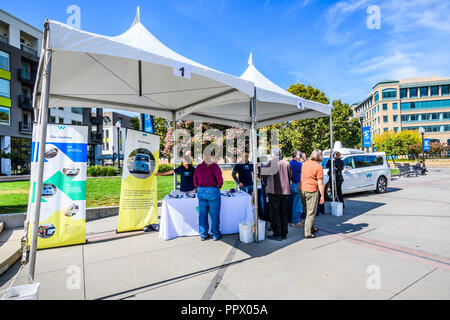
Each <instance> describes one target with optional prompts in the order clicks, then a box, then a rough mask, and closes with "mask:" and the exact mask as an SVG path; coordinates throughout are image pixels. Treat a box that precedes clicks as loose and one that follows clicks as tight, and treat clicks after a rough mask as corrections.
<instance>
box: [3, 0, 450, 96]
mask: <svg viewBox="0 0 450 320" xmlns="http://www.w3.org/2000/svg"><path fill="white" fill-rule="evenodd" d="M73 4H74V5H78V6H79V7H80V8H81V29H83V30H86V31H89V32H94V33H100V34H105V35H111V36H113V35H118V34H120V33H122V32H124V31H125V30H127V29H128V28H129V26H130V25H131V23H132V21H133V19H134V16H135V12H136V7H137V6H138V5H140V7H141V22H142V23H143V24H144V25H145V26H146V27H147V28H148V29H149V30H150V31H151V32H152V33H153V34H154V35H155V36H156V37H158V38H159V39H160V40H161V41H162V42H163V43H164V44H166V45H167V46H168V47H170V48H171V49H173V50H174V51H176V52H178V53H180V54H182V55H184V56H186V57H188V58H190V59H193V60H195V61H197V62H199V63H202V64H204V65H207V66H209V67H212V68H215V69H218V70H220V71H223V72H227V73H230V74H233V75H236V76H240V75H241V74H242V73H243V72H244V71H245V69H246V67H247V60H248V55H249V53H250V51H253V57H254V62H255V65H256V66H257V68H258V69H259V70H260V71H261V72H262V73H263V74H265V75H266V76H267V77H268V78H269V79H271V80H272V81H273V82H275V83H276V84H278V85H279V86H281V87H283V88H288V87H289V85H290V84H293V83H297V82H300V83H303V84H306V85H308V84H310V85H312V86H313V87H316V88H318V89H320V90H322V91H324V92H325V93H326V95H327V96H328V97H329V98H330V99H332V100H333V99H341V100H342V101H343V102H347V103H349V104H352V103H353V102H356V101H359V100H362V99H363V98H364V97H365V96H367V94H369V92H370V90H371V88H372V86H373V85H374V84H376V83H377V82H378V81H380V80H383V79H400V78H409V77H416V76H429V75H440V76H443V77H449V76H450V59H449V57H450V41H449V40H450V1H442V0H415V1H408V0H382V1H376V0H373V1H369V0H348V1H324V0H323V1H320V0H292V1H291V0H141V1H135V0H128V1H104V0H100V1H92V0H91V1H85V0H70V1H61V0H58V1H56V0H55V1H51V0H50V1H31V0H20V1H2V4H1V9H3V10H5V11H7V12H9V13H11V14H12V15H15V16H17V17H18V18H20V19H22V20H24V21H26V22H28V23H30V24H31V25H33V26H35V27H38V28H41V26H42V24H43V22H44V20H45V19H46V18H49V19H53V20H58V21H61V22H66V21H67V18H68V16H69V14H67V13H66V9H67V7H68V6H69V5H73ZM370 5H377V6H379V7H380V16H381V29H373V30H370V29H369V28H368V27H367V25H366V20H367V18H368V17H369V14H367V12H366V11H367V8H368V7H369V6H370Z"/></svg>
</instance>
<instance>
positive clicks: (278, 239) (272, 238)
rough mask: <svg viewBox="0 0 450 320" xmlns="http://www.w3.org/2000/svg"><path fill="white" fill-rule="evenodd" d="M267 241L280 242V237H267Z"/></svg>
mask: <svg viewBox="0 0 450 320" xmlns="http://www.w3.org/2000/svg"><path fill="white" fill-rule="evenodd" d="M267 239H270V240H276V241H281V237H280V236H274V235H270V236H268V237H267Z"/></svg>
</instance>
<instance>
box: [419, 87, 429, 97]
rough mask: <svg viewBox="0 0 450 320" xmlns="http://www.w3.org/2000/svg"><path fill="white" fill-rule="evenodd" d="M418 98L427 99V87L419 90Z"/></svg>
mask: <svg viewBox="0 0 450 320" xmlns="http://www.w3.org/2000/svg"><path fill="white" fill-rule="evenodd" d="M420 96H421V97H428V87H422V88H420Z"/></svg>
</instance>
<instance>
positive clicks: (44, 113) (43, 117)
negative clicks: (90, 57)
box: [29, 49, 52, 280]
mask: <svg viewBox="0 0 450 320" xmlns="http://www.w3.org/2000/svg"><path fill="white" fill-rule="evenodd" d="M44 61H45V62H46V63H45V66H44V74H43V82H42V96H41V103H40V113H39V122H38V128H39V130H38V132H39V150H38V175H37V181H36V188H35V190H34V192H35V205H34V207H33V209H34V210H32V211H34V212H31V215H32V217H33V219H34V221H33V228H32V233H31V245H30V267H29V272H30V276H31V278H32V279H33V280H34V273H35V267H36V251H37V238H38V229H39V219H40V214H41V197H42V183H43V178H44V158H45V156H44V153H45V144H46V141H47V121H48V102H49V93H50V74H51V64H52V53H51V51H50V50H49V49H47V50H45V60H44Z"/></svg>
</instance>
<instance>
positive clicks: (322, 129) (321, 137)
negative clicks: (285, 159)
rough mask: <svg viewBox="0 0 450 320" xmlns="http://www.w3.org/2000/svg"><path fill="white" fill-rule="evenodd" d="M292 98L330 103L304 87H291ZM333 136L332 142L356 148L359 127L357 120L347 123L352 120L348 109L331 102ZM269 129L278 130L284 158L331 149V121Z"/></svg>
mask: <svg viewBox="0 0 450 320" xmlns="http://www.w3.org/2000/svg"><path fill="white" fill-rule="evenodd" d="M288 91H289V92H291V93H292V94H295V95H298V96H300V97H302V98H304V99H308V100H312V101H316V102H320V103H323V104H329V103H330V100H329V99H328V98H327V97H326V95H325V94H324V93H323V92H322V91H320V90H319V89H315V88H313V87H312V86H310V85H309V86H307V87H305V85H303V84H299V83H297V84H294V85H291V86H290V87H289V89H288ZM333 107H334V109H333V111H332V117H333V134H334V141H341V142H342V144H343V145H344V146H346V147H355V146H357V145H358V144H359V143H360V141H361V127H360V123H359V121H358V119H353V120H349V119H350V117H351V116H352V109H351V107H350V106H349V105H348V104H347V103H345V104H343V103H342V102H341V100H334V101H333ZM269 129H279V132H280V145H281V150H282V152H283V155H284V156H289V155H290V154H291V152H292V151H293V150H295V149H299V150H300V151H302V152H305V153H306V154H307V155H309V154H311V152H312V151H313V150H314V149H321V150H326V149H329V148H330V119H329V117H321V118H316V119H305V120H294V121H289V122H284V123H281V124H276V125H273V126H271V127H270V128H269Z"/></svg>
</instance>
